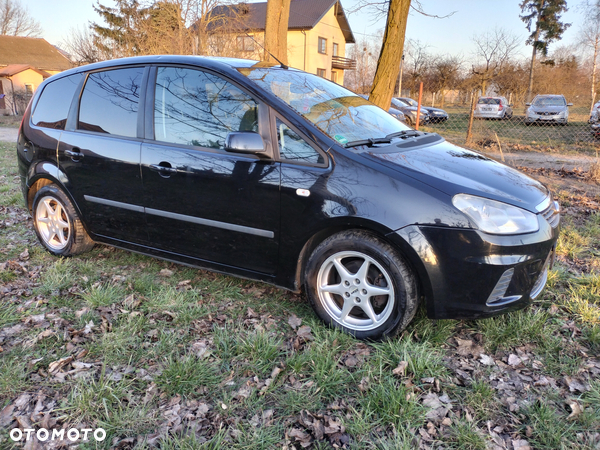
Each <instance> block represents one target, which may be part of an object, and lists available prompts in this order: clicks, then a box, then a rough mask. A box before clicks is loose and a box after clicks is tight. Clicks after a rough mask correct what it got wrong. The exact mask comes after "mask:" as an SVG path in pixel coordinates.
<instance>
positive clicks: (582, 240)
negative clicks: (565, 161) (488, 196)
mask: <svg viewBox="0 0 600 450" xmlns="http://www.w3.org/2000/svg"><path fill="white" fill-rule="evenodd" d="M490 125H491V126H494V124H490ZM20 195H21V194H20V188H19V186H18V178H17V177H16V162H15V159H14V149H13V145H12V144H4V143H0V202H1V203H0V221H1V222H2V223H8V224H7V225H6V226H3V227H1V228H0V252H2V257H1V258H0V259H1V260H0V263H3V262H7V261H13V262H17V263H20V264H23V265H24V267H25V269H26V270H24V271H23V270H18V269H16V266H14V265H7V266H6V268H5V269H4V270H2V271H0V279H1V280H2V286H3V287H7V288H9V289H10V290H9V291H8V294H7V295H3V296H2V297H0V411H1V410H2V409H3V408H4V407H5V406H6V405H9V404H13V403H14V402H15V400H16V399H17V398H19V397H20V396H21V395H22V394H28V395H31V396H32V400H31V401H30V404H29V405H28V406H27V405H26V406H25V407H23V409H21V410H19V414H20V415H23V416H26V417H31V414H32V413H33V408H35V405H36V400H35V399H37V398H38V397H37V395H38V394H39V393H41V394H43V395H45V397H44V400H42V403H41V405H42V406H43V407H44V408H46V407H52V411H50V412H49V414H50V417H52V418H54V419H56V420H57V421H58V426H63V425H64V426H81V427H83V426H84V425H85V426H87V427H99V426H101V427H103V428H104V429H105V430H106V431H107V439H106V440H105V441H104V442H103V443H83V444H82V445H81V446H80V448H83V449H92V448H94V449H96V448H105V449H108V448H111V446H113V445H114V446H117V445H121V448H123V447H125V446H126V445H128V446H130V447H133V448H136V449H150V448H155V446H157V445H159V446H160V448H161V449H190V450H191V449H220V448H228V449H272V448H283V447H284V446H287V447H288V448H290V449H291V448H292V446H295V448H300V447H301V445H302V442H301V441H300V440H299V439H297V438H295V437H293V436H292V431H293V430H294V429H296V430H299V431H300V432H301V433H305V435H306V436H308V438H309V439H310V440H311V443H310V445H309V446H308V448H313V449H325V448H332V447H334V445H337V446H338V447H343V446H344V445H345V446H346V448H352V449H365V450H366V449H369V450H370V449H412V448H418V447H419V445H420V444H423V445H425V444H427V445H429V446H430V447H432V448H449V449H450V448H452V449H485V448H488V447H490V446H491V445H492V437H491V435H490V432H489V429H492V430H493V429H496V430H499V429H502V430H503V431H498V434H499V438H501V439H504V440H505V442H509V441H512V440H527V441H528V442H529V444H530V446H531V447H532V448H536V449H537V448H548V449H550V448H561V446H563V448H568V447H566V444H563V442H569V443H571V445H573V447H572V448H593V446H594V445H596V444H595V443H594V441H593V439H594V434H593V433H594V432H595V431H596V430H597V429H599V428H600V421H599V419H598V417H600V384H599V383H598V381H597V380H595V379H594V377H593V376H592V372H590V364H591V363H590V361H591V359H592V358H598V355H599V354H600V323H599V322H600V316H599V313H598V308H599V306H600V305H599V301H598V298H600V292H599V291H600V278H599V277H600V264H599V263H598V256H600V252H599V249H600V215H598V214H597V213H594V214H592V215H587V216H586V220H581V219H580V217H579V216H572V217H570V216H567V217H566V220H565V221H564V232H563V234H562V235H561V238H560V241H559V245H558V249H557V253H558V263H557V265H555V267H554V269H553V270H552V271H551V273H550V276H549V282H548V288H547V289H546V290H545V291H544V293H543V294H542V295H541V297H540V298H539V299H538V300H537V301H536V302H535V304H534V305H533V306H532V307H530V308H528V309H525V310H522V311H517V312H513V313H510V314H506V315H503V316H499V317H495V318H490V319H485V320H477V321H456V320H440V321H432V320H430V319H428V318H427V317H426V314H425V311H424V309H421V310H420V311H419V312H418V314H417V316H416V318H415V320H414V321H413V323H411V324H410V326H409V327H408V329H407V330H406V331H405V332H404V333H403V335H402V336H399V337H397V338H394V339H390V340H388V341H384V342H380V343H359V342H358V341H356V340H355V339H353V338H352V337H350V336H348V335H346V334H343V333H340V332H339V331H336V330H332V329H329V328H327V327H325V326H324V325H323V324H322V323H321V322H320V321H318V320H317V318H316V316H315V315H314V313H313V312H312V311H311V309H310V307H309V306H308V305H307V303H306V301H305V299H304V297H303V296H297V295H293V294H290V293H288V292H286V291H282V290H278V289H275V288H273V287H270V286H267V285H263V284H260V283H254V282H251V281H247V280H239V279H235V278H232V277H228V276H223V275H216V274H212V273H209V272H205V271H202V270H195V269H190V268H187V267H183V266H177V265H173V264H170V263H167V262H163V261H159V260H156V259H152V258H149V257H145V256H140V255H137V254H132V253H128V252H124V251H121V250H116V249H112V248H109V247H102V246H98V247H96V248H95V249H94V250H93V251H91V252H89V253H87V254H84V255H79V256H77V257H72V258H66V259H60V258H55V257H52V256H50V255H49V254H48V253H46V252H45V251H43V249H42V248H41V247H40V245H39V244H38V243H37V240H36V237H35V234H34V232H33V230H32V228H31V221H30V220H28V219H27V216H26V211H25V210H24V208H23V203H22V198H21V197H20ZM571 207H572V208H577V205H576V204H575V203H574V204H573V205H572V206H571ZM15 217H16V218H17V219H16V220H15V219H14V218H15ZM8 219H10V220H8ZM7 220H8V222H6V221H7ZM25 249H27V250H28V253H29V259H24V260H21V259H19V258H20V256H19V255H21V254H22V253H23V252H24V250H25ZM580 267H585V268H586V269H585V270H584V271H582V270H580ZM163 269H168V270H169V271H170V272H172V273H171V274H170V276H163V275H161V271H162V270H163ZM162 273H163V274H164V272H162ZM292 314H293V315H296V316H297V317H299V318H301V319H302V325H308V326H309V327H310V328H311V334H310V336H311V338H310V339H308V340H306V341H304V340H299V339H298V337H297V334H296V333H297V331H296V330H294V329H292V328H291V327H290V326H289V325H288V319H289V317H290V316H291V315H292ZM7 330H10V331H7ZM11 333H12V334H11ZM455 338H456V339H462V340H471V341H473V343H474V344H476V345H477V346H479V347H480V352H484V354H485V355H486V356H488V357H490V358H492V361H493V363H492V364H491V365H484V364H482V362H481V358H482V357H480V356H472V355H459V354H458V353H457V350H456V348H457V345H456V344H457V342H456V341H455ZM510 355H519V356H520V357H522V364H521V365H520V366H518V367H512V366H510V365H509V364H508V361H509V356H510ZM68 357H72V358H73V360H72V361H71V362H70V363H67V364H66V365H65V366H64V367H63V368H61V369H60V370H59V371H58V373H59V374H62V376H63V378H62V379H61V378H60V377H59V378H57V377H56V375H54V374H50V373H49V371H50V367H51V365H52V364H53V363H55V362H57V361H59V360H61V358H68ZM398 367H404V370H403V371H401V372H396V373H395V372H394V370H395V369H397V368H398ZM67 372H68V373H69V374H68V375H65V374H67ZM521 375H522V377H521ZM528 377H529V378H531V380H532V381H528V380H527V378H528ZM567 377H568V378H569V379H574V380H579V381H580V382H581V383H583V384H584V385H585V386H586V387H585V389H584V392H579V391H576V392H571V391H570V390H569V388H568V386H567V384H566V381H565V380H566V379H567ZM542 378H545V379H547V380H549V381H548V382H549V383H550V384H549V385H544V384H540V383H539V380H542ZM535 382H538V385H536V384H535ZM552 383H553V384H552ZM511 397H514V399H515V400H514V402H515V403H514V404H513V405H516V407H511V404H512V403H511V402H509V401H508V400H507V398H511ZM436 398H439V399H444V401H445V402H446V401H447V403H444V402H442V400H440V403H439V404H440V405H441V407H442V408H446V409H447V412H445V416H442V417H437V418H436V415H435V414H436V411H438V410H437V408H438V406H435V402H434V406H427V405H426V404H425V403H424V401H425V399H429V401H431V399H434V400H435V399H436ZM566 401H577V402H578V403H579V404H580V405H581V408H582V412H581V413H580V414H579V415H578V416H577V417H575V418H573V417H571V418H569V414H570V412H571V411H570V409H569V407H568V406H566V404H565V402H566ZM51 402H54V404H53V406H51V405H52V403H51ZM49 405H50V406H49ZM46 412H48V411H47V410H46V409H44V410H43V413H46ZM308 413H310V415H311V416H310V417H313V418H314V420H315V421H316V422H314V423H312V422H307V421H306V417H309V416H307V414H308ZM303 417H304V418H305V419H302V418H303ZM311 420H312V419H311ZM332 421H333V422H332ZM332 423H339V424H340V425H339V428H338V429H335V427H333V426H332V425H331V424H332ZM488 424H489V426H490V427H491V428H488ZM167 427H168V429H169V431H168V432H167V431H166V430H167ZM331 427H333V428H331ZM496 427H497V428H496ZM319 429H322V430H325V431H327V432H325V431H323V433H319V431H318V430H319ZM332 430H337V431H336V432H332ZM342 430H343V431H342ZM531 430H533V433H532V432H531ZM155 433H158V434H155ZM427 436H429V437H427ZM7 439H8V437H7V434H6V432H5V431H4V430H2V431H0V448H4V447H5V446H6V445H7V442H8V440H7ZM127 439H129V440H130V441H126V440H127ZM336 439H337V440H336ZM340 439H342V440H340ZM121 441H122V443H121V444H118V443H119V442H121ZM577 446H579V447H577Z"/></svg>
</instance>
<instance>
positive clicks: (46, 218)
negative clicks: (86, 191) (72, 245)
mask: <svg viewBox="0 0 600 450" xmlns="http://www.w3.org/2000/svg"><path fill="white" fill-rule="evenodd" d="M35 220H36V222H37V228H38V231H39V233H40V236H41V237H42V239H43V240H44V243H45V244H46V245H47V246H48V247H49V248H51V249H52V250H54V251H60V250H63V249H64V248H65V247H66V246H67V245H68V243H69V238H70V237H71V224H70V221H69V218H68V216H67V212H66V211H65V208H64V206H63V205H62V204H61V203H60V202H59V201H58V200H57V199H55V198H54V197H50V196H46V197H43V198H42V199H41V200H40V201H39V202H38V205H37V208H36V211H35Z"/></svg>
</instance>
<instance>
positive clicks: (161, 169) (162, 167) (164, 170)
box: [148, 161, 177, 178]
mask: <svg viewBox="0 0 600 450" xmlns="http://www.w3.org/2000/svg"><path fill="white" fill-rule="evenodd" d="M148 167H149V169H150V170H152V171H154V172H158V174H159V175H160V176H161V177H165V178H168V177H169V176H171V174H173V173H177V169H176V168H174V167H171V164H170V163H168V162H165V161H163V162H161V163H160V164H150V166H148Z"/></svg>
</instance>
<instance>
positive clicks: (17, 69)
mask: <svg viewBox="0 0 600 450" xmlns="http://www.w3.org/2000/svg"><path fill="white" fill-rule="evenodd" d="M26 70H33V71H34V72H37V73H39V74H40V75H41V76H42V77H44V78H48V77H50V76H52V75H51V74H49V73H48V72H46V71H44V70H40V69H36V68H35V67H33V66H31V65H29V64H11V65H10V66H6V67H3V68H2V69H0V77H12V76H13V75H16V74H18V73H21V72H25V71H26Z"/></svg>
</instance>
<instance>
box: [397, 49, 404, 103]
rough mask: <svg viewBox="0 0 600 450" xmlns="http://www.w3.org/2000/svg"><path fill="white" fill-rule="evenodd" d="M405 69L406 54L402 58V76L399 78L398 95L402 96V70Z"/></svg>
mask: <svg viewBox="0 0 600 450" xmlns="http://www.w3.org/2000/svg"><path fill="white" fill-rule="evenodd" d="M403 70H404V55H402V59H401V60H400V78H399V79H398V97H402V72H403Z"/></svg>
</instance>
